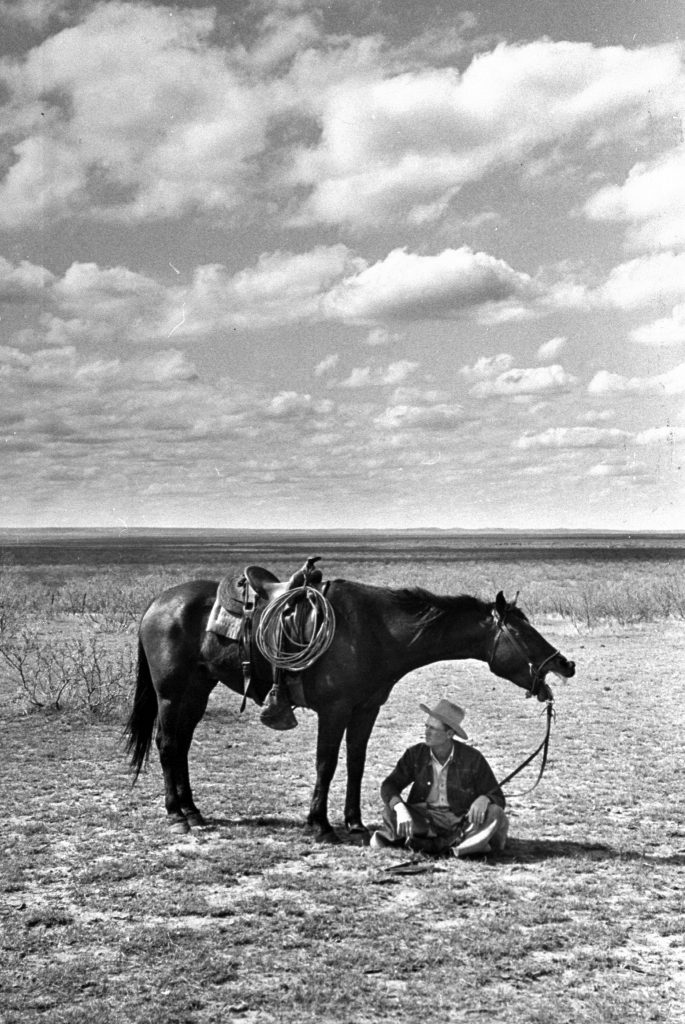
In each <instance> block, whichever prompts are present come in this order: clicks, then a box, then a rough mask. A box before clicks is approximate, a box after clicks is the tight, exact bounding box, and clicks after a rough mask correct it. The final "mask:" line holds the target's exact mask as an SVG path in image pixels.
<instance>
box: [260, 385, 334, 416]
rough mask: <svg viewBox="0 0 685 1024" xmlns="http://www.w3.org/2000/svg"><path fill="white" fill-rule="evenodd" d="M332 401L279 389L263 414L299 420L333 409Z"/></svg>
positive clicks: (326, 412) (323, 413) (325, 413)
mask: <svg viewBox="0 0 685 1024" xmlns="http://www.w3.org/2000/svg"><path fill="white" fill-rule="evenodd" d="M333 408H334V406H333V403H332V402H330V401H327V400H318V401H317V400H316V399H314V398H312V396H311V395H306V394H300V393H299V392H297V391H279V393H278V394H277V395H274V397H273V398H272V399H271V400H270V401H269V402H268V403H267V404H266V406H265V409H264V414H265V415H266V416H268V417H269V418H270V419H276V420H299V419H303V418H304V417H309V416H312V415H327V414H328V413H330V412H331V411H332V410H333Z"/></svg>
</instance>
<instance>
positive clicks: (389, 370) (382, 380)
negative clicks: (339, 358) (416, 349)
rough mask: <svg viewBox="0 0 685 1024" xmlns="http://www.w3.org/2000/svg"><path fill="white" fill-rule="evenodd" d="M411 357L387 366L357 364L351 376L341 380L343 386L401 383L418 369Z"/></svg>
mask: <svg viewBox="0 0 685 1024" xmlns="http://www.w3.org/2000/svg"><path fill="white" fill-rule="evenodd" d="M418 365H419V364H418V363H415V362H413V361H412V360H411V359H399V360H398V361H397V362H396V363H390V364H389V365H388V366H386V367H371V366H355V367H354V369H353V370H352V372H351V373H350V375H349V377H347V378H346V379H345V380H343V381H341V382H340V385H339V386H340V387H342V388H364V387H383V386H387V385H394V384H399V383H400V382H401V381H403V380H406V379H407V377H409V376H411V374H412V373H414V371H415V370H416V369H417V367H418Z"/></svg>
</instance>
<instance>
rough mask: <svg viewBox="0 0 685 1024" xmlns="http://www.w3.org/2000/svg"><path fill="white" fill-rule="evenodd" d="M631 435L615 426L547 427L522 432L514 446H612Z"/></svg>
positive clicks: (621, 442) (623, 442) (619, 443)
mask: <svg viewBox="0 0 685 1024" xmlns="http://www.w3.org/2000/svg"><path fill="white" fill-rule="evenodd" d="M630 437H631V435H630V434H629V433H628V431H626V430H619V429H618V428H615V427H603V428H602V427H549V428H548V429H547V430H543V431H542V432H541V433H539V434H524V435H523V436H522V437H520V438H518V440H516V441H515V442H514V447H515V448H523V449H528V448H613V447H616V446H617V445H622V444H625V443H626V441H628V440H629V439H630Z"/></svg>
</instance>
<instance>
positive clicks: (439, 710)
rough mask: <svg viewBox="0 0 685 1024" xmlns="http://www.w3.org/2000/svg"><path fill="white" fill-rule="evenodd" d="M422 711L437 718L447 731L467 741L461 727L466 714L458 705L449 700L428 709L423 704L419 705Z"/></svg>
mask: <svg viewBox="0 0 685 1024" xmlns="http://www.w3.org/2000/svg"><path fill="white" fill-rule="evenodd" d="M419 707H420V708H421V710H422V711H425V712H426V714H427V715H431V716H432V717H433V718H439V719H440V721H441V722H442V724H443V725H446V726H447V728H448V729H451V730H452V732H455V733H456V734H457V736H461V738H462V739H464V740H465V739H468V737H467V735H466V733H465V732H464V730H463V729H462V727H461V723H462V721H463V720H464V715H465V714H466V712H465V711H464V709H463V708H460V707H459V705H458V704H453V703H452V701H451V700H445V699H444V698H443V699H442V700H439V701H438V703H437V704H436V705H435V707H434V708H428V707H426V705H425V704H419Z"/></svg>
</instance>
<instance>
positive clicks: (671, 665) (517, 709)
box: [0, 538, 685, 1024]
mask: <svg viewBox="0 0 685 1024" xmlns="http://www.w3.org/2000/svg"><path fill="white" fill-rule="evenodd" d="M412 545H413V546H412ZM412 545H406V544H405V545H404V547H403V546H401V545H399V544H398V543H397V542H395V544H394V546H393V545H384V546H380V542H379V543H377V544H376V545H375V546H374V545H370V546H369V547H368V548H367V549H365V550H364V551H363V552H360V553H357V555H358V556H357V557H355V551H354V550H352V549H351V548H346V549H344V550H342V549H341V548H339V547H337V548H336V547H334V546H333V545H331V546H330V549H329V550H325V549H324V550H318V549H317V551H316V552H312V551H311V550H308V549H304V551H303V552H301V551H300V549H299V548H297V549H295V548H288V549H287V550H286V549H284V548H283V547H281V548H279V547H278V543H277V541H274V542H273V547H272V548H271V549H269V550H268V551H267V552H266V554H265V557H264V558H260V557H258V556H257V557H255V551H254V547H253V546H252V547H251V546H250V544H248V543H247V542H245V543H244V546H243V547H242V548H240V549H238V548H237V547H234V548H233V549H230V550H224V549H222V550H221V551H217V550H215V549H214V548H211V549H210V548H207V547H206V546H205V547H204V548H203V545H202V542H201V541H198V544H197V545H195V546H193V547H192V548H191V549H189V550H184V551H183V552H182V553H178V550H177V557H176V558H175V559H174V558H171V557H169V552H168V551H165V552H164V553H163V557H162V555H160V556H159V557H157V555H155V556H154V557H152V556H151V554H150V552H151V551H152V552H153V553H154V549H153V548H152V547H150V546H148V547H144V546H143V547H141V550H140V552H138V553H136V556H135V558H134V557H133V556H131V555H130V554H127V553H125V552H124V553H123V554H122V551H121V550H120V549H115V550H114V553H113V551H112V549H107V548H105V549H103V548H102V547H100V548H99V549H98V552H97V554H93V549H92V548H89V547H88V545H84V544H83V543H82V542H81V541H80V539H78V538H76V539H74V541H73V544H72V546H71V547H70V546H69V545H66V546H61V547H59V550H58V551H57V553H54V552H53V553H50V552H48V551H46V549H45V547H42V548H41V549H40V550H37V549H36V547H35V546H34V547H32V548H31V555H30V557H29V555H26V554H23V553H21V552H18V551H17V549H16V548H14V549H12V550H9V551H8V550H7V549H5V553H4V561H3V565H2V571H1V572H0V599H1V603H0V608H1V610H0V660H1V661H2V665H1V667H0V692H1V693H2V702H1V704H0V720H1V721H2V737H3V757H2V793H3V806H4V808H5V812H6V824H5V828H4V830H3V836H2V843H1V845H2V859H1V862H0V887H1V889H2V893H3V898H2V901H1V903H0V920H1V921H2V932H1V939H0V944H1V946H2V959H1V961H0V1019H2V1020H3V1022H7V1024H29V1022H31V1024H33V1022H34V1021H35V1020H44V1021H47V1022H50V1024H82V1022H83V1024H85V1022H86V1021H88V1022H91V1021H92V1020H98V1021H99V1022H102V1024H110V1022H111V1024H119V1022H122V1024H123V1022H132V1024H137V1022H141V1024H142V1022H147V1021H149V1020H151V1019H155V1020H159V1021H160V1022H164V1024H167V1022H168V1024H176V1022H178V1024H181V1022H183V1024H210V1022H219V1021H222V1022H224V1021H227V1020H228V1021H231V1020H235V1021H248V1022H271V1021H278V1022H283V1024H291V1022H295V1021H297V1022H298V1024H302V1022H309V1021H311V1022H314V1021H331V1022H333V1021H335V1022H355V1024H356V1022H360V1024H361V1022H362V1021H365V1022H366V1021H370V1022H373V1021H379V1022H380V1021H386V1020H389V1019H394V1018H397V1019H402V1020H405V1021H409V1022H413V1021H416V1022H418V1021H424V1020H425V1019H427V1018H430V1017H431V1016H439V1017H440V1018H441V1019H443V1020H445V1021H454V1022H457V1021H458V1022H461V1021H475V1022H480V1021H483V1022H485V1021H496V1022H509V1021H511V1022H514V1021H515V1022H517V1024H532V1022H540V1024H543V1022H544V1024H562V1022H585V1021H590V1020H592V1021H593V1022H596V1021H598V1020H599V1021H602V1022H613V1021H615V1022H623V1024H624V1022H636V1024H637V1022H638V1021H639V1022H643V1021H655V1022H664V1024H679V1022H681V1021H685V1010H684V1007H685V947H684V943H683V935H684V934H685V909H684V905H683V886H684V883H685V810H684V806H683V796H682V793H683V783H684V781H685V780H684V778H683V776H684V774H685V762H684V761H683V752H682V735H683V731H684V727H685V711H684V709H683V701H682V695H683V682H684V672H683V667H682V666H683V661H684V656H685V640H684V638H683V618H684V616H685V600H684V596H683V593H684V592H683V587H682V584H681V582H680V581H681V580H682V579H683V576H682V569H683V558H682V552H681V551H680V550H676V551H674V552H665V553H664V552H663V549H661V548H660V549H659V553H658V554H657V555H654V553H653V552H647V553H644V552H643V553H642V554H640V552H639V551H638V552H637V553H636V551H635V549H631V551H630V554H628V555H623V556H622V555H621V553H620V552H619V553H618V554H616V552H614V553H613V554H610V555H606V556H600V555H598V553H597V551H596V550H594V551H591V552H590V553H589V554H588V553H587V548H586V549H585V551H586V553H585V554H584V555H583V554H582V553H579V551H578V550H576V551H574V552H573V553H572V554H571V555H568V552H567V553H566V554H563V553H562V556H561V557H560V556H559V554H558V552H554V551H551V552H550V550H549V549H547V550H546V549H545V548H544V545H543V546H541V547H540V548H538V549H537V550H536V551H535V552H534V553H533V554H532V555H531V553H530V550H528V552H523V553H522V552H521V551H512V550H511V549H506V548H503V549H502V550H501V551H497V552H495V553H493V552H492V551H488V553H487V554H488V557H485V556H483V557H479V555H478V553H477V552H472V551H465V552H462V553H460V554H459V556H458V557H452V558H449V557H446V554H445V552H444V551H443V550H439V551H437V553H436V551H435V550H434V549H433V550H432V551H428V550H427V546H426V545H424V546H423V547H422V546H421V544H418V546H417V544H416V542H414V541H412ZM312 553H321V554H323V556H324V560H323V562H322V567H323V569H324V571H325V573H326V575H329V576H331V577H333V576H347V577H349V578H355V579H361V578H363V579H366V580H368V581H370V582H377V583H383V584H387V585H391V586H407V585H421V586H425V587H428V588H429V589H431V590H434V591H436V592H439V593H459V592H469V593H477V594H478V595H479V596H481V597H485V598H492V597H494V593H495V591H496V590H499V589H504V590H505V592H506V593H507V596H509V597H512V596H513V594H514V593H515V592H516V591H518V590H520V591H521V595H520V598H519V601H520V603H521V604H522V606H523V607H524V609H525V610H526V611H527V612H528V613H529V615H530V617H531V619H532V621H533V622H534V624H535V625H537V626H538V627H539V628H540V629H542V631H543V632H544V634H545V635H546V636H547V637H548V638H549V639H550V640H551V641H552V642H553V643H555V644H556V645H558V646H559V647H560V648H561V650H562V651H563V652H564V653H565V654H567V655H568V656H569V657H572V658H574V659H575V660H576V663H577V675H576V677H575V678H574V679H572V680H569V681H568V682H567V683H565V684H563V685H562V684H561V683H558V684H556V686H555V687H554V689H555V695H556V701H555V707H556V712H557V717H556V722H555V725H554V727H553V732H552V744H551V754H550V761H549V765H548V769H547V772H546V774H545V776H544V778H543V780H542V782H541V783H540V785H539V786H538V787H537V788H536V789H535V790H533V792H531V793H528V794H525V793H524V791H525V790H526V789H528V787H529V786H530V785H532V782H533V781H534V779H535V775H536V771H535V770H534V769H533V768H532V767H531V769H527V770H526V771H525V772H524V773H522V774H521V775H520V776H518V777H517V778H516V779H515V780H514V781H513V782H512V783H511V784H510V786H509V787H507V790H508V795H509V809H510V812H511V816H512V837H511V843H510V846H509V848H508V850H507V851H505V853H504V854H503V855H501V856H498V857H496V858H494V857H488V858H480V859H476V860H474V861H472V862H469V861H451V860H450V861H435V862H433V863H431V864H428V865H426V867H427V870H425V871H422V872H421V873H416V874H398V873H395V872H393V871H389V870H387V869H388V868H389V867H393V866H397V865H399V864H401V863H404V862H405V861H406V860H407V858H406V856H405V855H404V854H403V853H402V852H401V851H394V852H391V853H376V852H372V851H370V850H369V849H368V848H366V847H362V846H358V845H355V844H353V843H351V842H349V841H348V840H347V838H346V837H345V836H344V834H343V833H342V829H340V839H341V842H340V844H339V845H337V846H333V847H322V846H319V845H317V844H315V843H314V842H313V841H312V840H311V839H310V838H309V837H308V836H307V835H306V834H304V832H303V830H302V824H303V822H304V819H305V817H306V813H307V809H308V801H309V796H310V789H311V785H312V781H313V760H314V745H315V733H316V720H315V718H314V716H313V715H312V714H311V713H309V712H306V711H304V712H298V718H299V721H300V724H299V727H298V728H297V729H296V730H293V732H291V733H286V734H276V733H272V732H270V731H269V730H267V729H265V728H264V727H263V726H261V725H260V723H259V720H258V714H257V709H256V708H255V707H254V706H250V707H248V708H247V710H246V711H245V713H244V714H242V715H241V714H240V713H239V700H238V698H236V697H235V695H231V694H229V693H228V692H227V691H225V690H218V691H215V694H214V695H213V696H212V699H211V701H210V706H209V710H208V712H207V715H206V716H205V718H204V719H203V721H202V723H201V724H200V726H199V728H198V732H197V734H196V739H195V742H194V744H193V748H192V749H191V771H192V773H193V779H194V784H195V790H196V795H197V797H198V802H199V804H200V806H201V807H202V809H203V811H204V812H205V814H206V815H207V816H208V818H209V820H210V823H209V826H208V827H207V828H206V829H202V830H194V831H193V832H191V833H190V835H188V836H183V837H179V836H172V835H170V834H169V832H168V830H167V826H166V824H165V821H164V811H163V800H162V780H161V772H160V769H159V764H158V762H157V760H156V755H155V754H154V753H153V757H152V758H151V762H150V766H149V770H148V771H147V772H145V773H144V775H143V776H141V779H140V780H139V782H138V784H137V785H136V786H135V787H134V788H132V786H131V776H130V774H129V772H128V769H127V765H126V763H125V759H124V756H123V751H122V743H121V732H122V723H123V721H124V719H125V716H126V713H127V710H128V701H129V699H130V693H131V688H132V678H133V674H134V669H135V659H134V652H135V640H136V636H135V634H136V622H137V619H138V617H139V615H140V614H141V612H142V611H143V609H144V607H145V605H146V604H147V602H148V600H149V599H150V598H151V597H152V596H154V594H155V593H156V592H158V591H159V590H160V589H162V588H163V587H164V586H166V585H167V584H169V583H172V582H178V581H179V580H180V579H186V578H191V577H193V576H205V577H206V576H210V577H211V578H218V576H219V575H221V574H222V573H223V572H225V571H227V569H229V568H231V567H233V566H236V567H237V568H242V566H243V565H244V564H246V562H247V561H262V562H266V563H267V564H269V566H270V567H271V568H272V569H274V570H275V571H277V572H279V573H283V574H286V573H288V572H290V571H291V570H292V568H294V567H295V565H296V564H298V563H299V562H300V561H301V560H302V558H301V557H300V555H301V554H302V555H303V557H305V556H306V555H308V554H312ZM172 554H173V552H172ZM146 559H147V560H146ZM217 566H218V568H217ZM441 696H449V697H451V698H452V699H454V700H457V701H458V702H459V703H461V704H462V705H463V706H464V707H465V708H466V709H467V718H466V722H465V725H466V727H467V731H468V733H469V737H470V740H471V742H474V743H475V744H476V745H477V746H479V747H480V748H481V749H482V750H483V752H484V753H485V754H486V756H487V757H488V759H489V760H490V762H491V764H492V765H493V768H494V770H495V772H496V774H497V775H498V776H499V777H503V776H504V775H506V774H507V773H508V772H509V771H510V770H511V769H512V768H513V767H515V766H516V765H517V764H518V763H520V762H521V761H522V760H523V759H524V757H526V756H527V754H528V753H529V752H531V751H532V750H533V749H535V747H536V746H537V744H538V743H539V741H540V740H541V738H542V730H543V726H544V719H543V717H542V716H541V714H540V712H541V711H542V710H543V708H542V705H539V704H537V703H533V702H532V701H527V700H525V698H524V696H523V694H522V693H521V692H520V691H517V690H515V689H514V688H513V687H511V686H510V685H509V684H507V683H505V682H504V681H501V680H498V679H496V678H495V677H494V676H492V675H491V674H490V673H489V672H488V670H487V668H486V667H485V666H483V665H481V664H479V663H474V662H462V663H440V664H439V665H435V666H431V667H429V668H426V669H423V670H421V671H419V672H417V673H414V674H413V675H411V676H409V677H407V678H406V679H404V680H403V681H402V682H400V683H399V684H398V686H397V687H396V688H395V690H394V691H393V694H392V695H391V698H390V700H389V701H388V703H387V705H385V707H384V708H383V710H382V712H381V716H380V718H379V722H378V725H377V727H376V730H375V732H374V734H373V736H372V739H371V743H370V747H369V758H368V762H367V769H366V774H365V781H364V788H363V799H364V805H363V811H364V815H365V820H366V823H367V825H368V826H369V827H371V828H373V827H374V826H375V825H377V824H378V822H379V818H380V804H379V796H378V789H379V786H380V782H381V780H382V779H383V777H384V776H385V774H387V772H388V771H389V770H390V768H391V767H392V765H393V764H394V763H395V761H396V759H397V758H398V757H399V755H400V754H401V752H402V751H403V749H404V748H405V747H406V746H407V745H408V744H410V743H413V742H416V741H417V740H418V739H421V738H422V728H421V727H422V722H423V714H422V712H420V711H419V709H418V703H419V702H428V703H432V702H433V701H435V700H437V699H439V697H441ZM343 786H344V771H343V770H342V767H341V770H340V771H339V773H338V776H336V779H335V780H334V785H333V788H332V792H331V815H332V820H333V822H334V824H335V823H336V822H339V820H340V817H341V813H342V798H343ZM517 794H521V795H517Z"/></svg>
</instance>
